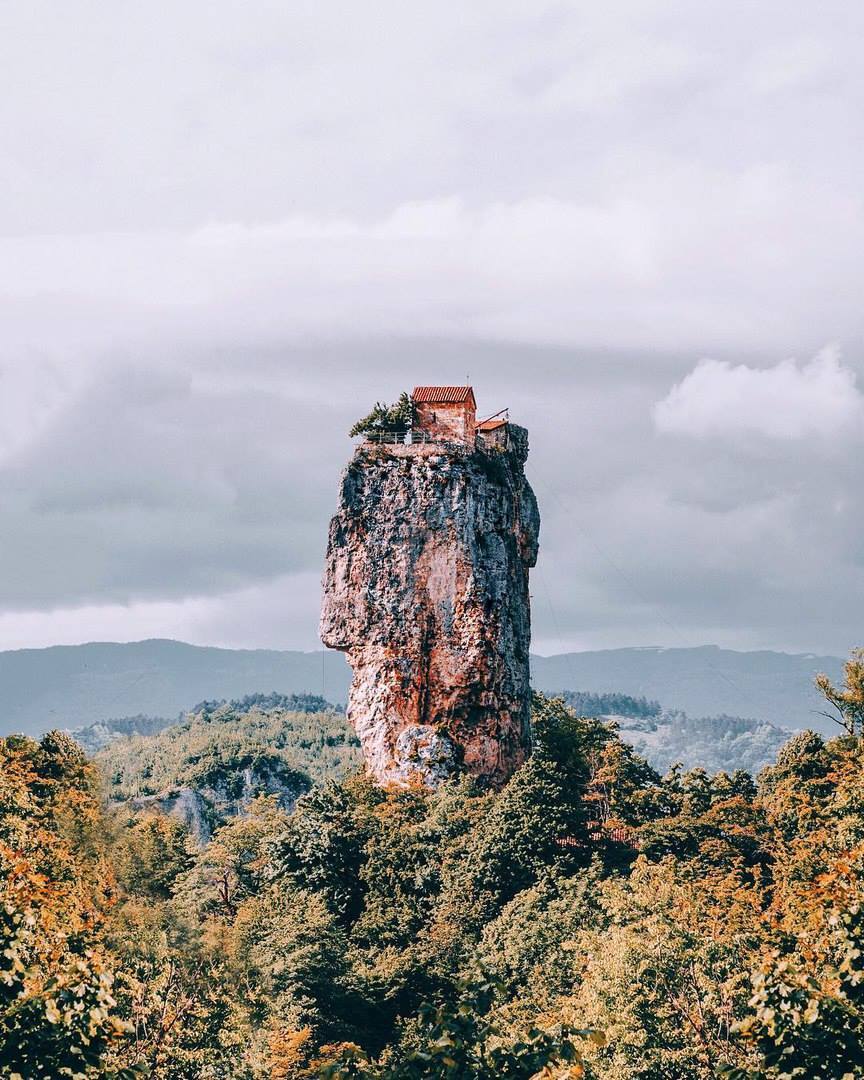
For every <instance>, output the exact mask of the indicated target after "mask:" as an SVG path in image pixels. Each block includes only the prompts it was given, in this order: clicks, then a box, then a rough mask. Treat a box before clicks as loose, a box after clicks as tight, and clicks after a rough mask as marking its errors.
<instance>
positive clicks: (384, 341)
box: [0, 0, 864, 654]
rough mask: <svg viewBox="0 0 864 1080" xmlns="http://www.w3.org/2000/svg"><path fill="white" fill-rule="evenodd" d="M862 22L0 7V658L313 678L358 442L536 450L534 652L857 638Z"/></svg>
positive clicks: (731, 13)
mask: <svg viewBox="0 0 864 1080" xmlns="http://www.w3.org/2000/svg"><path fill="white" fill-rule="evenodd" d="M862 34H864V7H862V6H861V5H860V4H858V3H856V2H855V0H843V2H831V0H827V2H825V3H820V4H798V5H794V4H793V5H790V4H788V3H781V2H780V0H764V2H760V3H758V4H754V3H752V0H748V2H743V3H740V2H739V3H735V2H728V0H724V2H722V3H719V2H716V3H715V2H712V0H709V2H705V3H699V4H695V3H693V2H692V0H686V2H677V3H676V2H674V0H673V2H669V0H663V2H659V0H658V2H655V3H649V2H644V3H638V2H616V3H600V2H597V0H591V2H585V0H580V2H569V3H568V2H556V3H543V2H538V0H526V2H519V3H515V2H508V0H490V2H484V0H480V2H474V3H468V4H465V3H451V2H449V0H447V2H438V3H434V4H428V3H416V2H410V0H409V2H406V0H399V2H398V3H396V2H394V3H388V2H382V0H375V2H374V3H367V2H364V0H351V2H344V3H343V2H339V3H337V2H330V3H328V2H326V0H325V2H320V0H317V2H315V3H298V2H291V0H279V2H273V3H264V2H259V0H244V2H243V3H240V2H234V3H232V2H227V0H207V2H206V3H204V2H197V0H184V2H183V3H179V4H168V5H162V4H144V3H136V2H132V0H117V2H114V3H104V2H95V0H90V2H87V0H64V2H63V3H48V2H39V0H27V2H17V0H8V2H6V3H4V4H2V5H0V80H2V95H0V190H2V198H0V648H17V647H21V646H31V645H47V644H52V643H59V642H69V643H71V642H79V641H87V640H93V639H102V640H104V639H114V640H132V639H137V638H142V637H149V636H159V637H177V638H182V639H185V640H188V641H193V642H198V643H207V644H220V645H230V646H271V647H281V648H314V647H316V636H315V635H316V622H317V614H318V603H319V577H320V571H321V563H322V555H323V547H324V542H325V530H326V523H327V519H328V517H329V514H330V513H331V512H332V510H333V508H334V506H335V499H336V488H337V482H338V474H339V470H340V468H341V466H342V465H343V464H344V462H345V460H346V459H347V456H348V454H349V452H350V448H351V444H350V442H349V440H348V439H347V437H346V434H345V433H346V431H347V428H348V427H349V426H350V424H351V422H352V421H353V420H354V419H356V417H357V416H358V415H359V414H360V413H363V412H366V411H367V408H368V406H369V405H370V404H371V403H372V402H373V401H374V400H375V399H386V400H390V399H392V398H393V397H395V396H396V395H397V394H398V393H399V392H400V391H401V390H403V389H406V388H407V389H410V387H411V386H412V385H413V384H414V383H415V382H430V383H435V382H441V383H450V382H462V381H464V380H465V378H466V376H467V375H469V374H470V378H471V381H472V382H473V384H474V386H475V388H476V391H477V395H478V399H479V403H480V409H481V410H482V411H485V412H490V413H491V412H493V411H495V410H497V409H499V408H501V407H502V406H506V405H509V406H510V408H511V410H512V414H513V416H514V418H515V419H517V420H518V421H519V422H521V423H524V424H525V425H526V426H527V427H528V428H529V429H530V432H531V439H532V454H531V459H530V462H529V475H530V477H531V480H532V482H533V483H534V485H535V487H536V490H537V494H538V497H539V500H540V505H541V510H542V514H543V532H542V537H541V550H542V555H541V562H540V565H539V568H538V571H537V572H536V573H535V575H534V577H533V579H532V592H533V606H534V618H535V648H536V651H538V652H560V651H564V650H565V649H570V648H576V649H579V648H598V647H609V646H618V645H622V646H623V645H638V644H657V645H668V646H681V645H700V644H704V643H709V642H710V643H716V644H719V645H724V646H730V647H733V648H743V649H748V648H760V647H766V648H779V649H787V650H800V651H809V650H812V651H816V652H825V653H828V652H833V653H839V654H843V653H845V652H847V651H848V649H849V648H850V647H851V646H853V645H856V644H862V643H864V632H862V620H861V612H862V610H864V506H862V492H864V390H862V385H864V382H862V380H864V347H862V346H864V336H862V335H864V302H862V283H864V214H862V209H864V184H862V177H864V140H862V138H861V120H862V105H864V65H862V63H861V55H860V54H861V41H862Z"/></svg>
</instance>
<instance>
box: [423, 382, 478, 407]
mask: <svg viewBox="0 0 864 1080" xmlns="http://www.w3.org/2000/svg"><path fill="white" fill-rule="evenodd" d="M411 397H412V398H413V399H414V400H415V401H423V402H428V403H429V404H430V405H462V404H464V403H465V402H466V401H470V402H471V404H472V405H473V406H474V408H475V409H476V408H477V401H476V399H475V397H474V389H473V387H471V386H415V387H414V389H413V391H412V392H411Z"/></svg>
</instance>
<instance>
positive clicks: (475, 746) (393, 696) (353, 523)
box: [321, 425, 540, 787]
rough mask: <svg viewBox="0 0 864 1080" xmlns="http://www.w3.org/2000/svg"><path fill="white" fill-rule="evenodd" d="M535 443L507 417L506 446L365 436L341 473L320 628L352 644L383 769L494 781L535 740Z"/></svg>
mask: <svg viewBox="0 0 864 1080" xmlns="http://www.w3.org/2000/svg"><path fill="white" fill-rule="evenodd" d="M527 453H528V439H527V432H526V431H525V430H524V429H523V428H519V427H516V426H515V425H511V426H510V449H509V450H507V451H501V450H488V451H485V450H480V449H477V450H474V449H469V448H467V447H464V448H463V447H449V446H448V447H446V448H445V447H443V446H440V445H428V444H421V445H409V446H370V445H368V444H363V445H361V446H359V447H358V449H357V451H356V453H355V455H354V458H353V460H352V461H351V462H350V464H349V465H348V467H347V468H346V470H345V472H344V474H343V477H342V486H341V493H340V499H339V508H338V511H337V513H336V515H335V517H334V518H333V520H332V522H331V524H330V533H329V542H328V547H327V561H326V569H325V575H324V604H323V610H322V615H321V638H322V640H323V642H324V644H325V645H327V646H329V647H330V648H332V649H340V650H342V651H344V652H345V653H346V654H347V657H348V661H349V663H350V664H351V668H352V670H353V682H352V685H351V692H350V696H349V702H348V718H349V720H350V721H351V723H352V724H353V725H354V728H355V729H356V731H357V734H358V736H359V738H360V741H361V744H362V746H363V752H364V755H365V759H366V763H367V766H368V768H369V769H370V770H371V772H372V774H373V775H374V776H375V777H376V778H377V779H378V780H379V782H381V783H388V782H393V783H397V784H406V783H410V782H412V781H417V780H419V781H420V782H421V783H423V784H425V785H427V786H430V787H434V786H436V785H437V784H438V783H440V782H441V780H442V779H444V778H445V777H447V776H451V775H453V774H454V773H455V772H458V771H459V770H460V769H466V770H467V771H468V772H470V773H472V774H473V775H475V776H478V777H483V778H486V779H488V780H489V781H490V782H491V783H493V784H500V783H503V781H504V780H506V779H507V777H508V776H509V775H510V774H511V773H512V772H513V770H514V769H515V768H517V767H518V766H519V765H520V764H521V762H522V761H523V760H524V759H525V756H526V754H527V753H528V751H529V748H530V720H529V696H530V688H529V669H528V649H529V644H530V637H531V620H530V610H529V597H528V570H529V567H532V566H533V565H534V564H535V562H536V560H537V540H538V534H539V528H540V518H539V513H538V510H537V502H536V499H535V497H534V493H533V491H532V490H531V486H530V485H529V483H528V481H527V480H526V478H525V474H524V471H523V467H524V463H525V460H526V458H527Z"/></svg>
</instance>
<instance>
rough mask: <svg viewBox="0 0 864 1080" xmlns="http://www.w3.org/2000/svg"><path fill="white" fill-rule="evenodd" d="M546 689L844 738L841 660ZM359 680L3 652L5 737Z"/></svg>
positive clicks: (797, 658) (100, 650) (655, 665)
mask: <svg viewBox="0 0 864 1080" xmlns="http://www.w3.org/2000/svg"><path fill="white" fill-rule="evenodd" d="M532 666H533V675H534V684H535V686H536V687H537V689H539V690H544V691H560V690H573V691H579V692H582V693H591V694H609V693H622V694H626V695H629V696H631V697H634V698H642V697H644V698H646V699H648V700H649V701H661V702H662V703H663V706H664V707H665V708H667V709H680V710H683V711H684V712H687V713H689V714H690V715H691V716H714V715H720V714H727V715H734V716H753V717H758V719H759V720H767V721H770V722H771V723H773V724H777V725H779V726H781V727H784V728H790V729H792V728H801V727H814V728H816V729H818V730H822V731H824V732H829V733H830V734H834V732H833V730H832V726H831V725H830V723H829V722H828V721H827V720H825V719H824V717H821V716H820V715H819V714H818V712H817V711H816V710H817V709H818V708H819V704H818V698H817V697H816V694H815V691H814V690H813V686H812V680H813V675H814V674H815V673H816V672H817V671H825V672H827V673H828V674H829V675H830V676H831V677H832V678H833V679H837V678H839V677H840V673H841V667H842V665H841V661H840V660H839V659H837V658H836V657H833V656H813V655H809V654H808V655H789V654H786V653H775V652H749V653H746V652H744V653H742V652H732V651H730V650H727V649H718V648H715V647H713V646H705V647H704V648H699V649H614V650H607V651H602V652H582V653H567V654H565V655H561V656H546V657H543V656H535V657H533V658H532ZM349 678H350V671H349V669H348V665H347V664H346V662H345V659H344V657H343V656H342V655H341V654H340V653H333V652H327V653H325V652H309V653H303V652H277V651H275V650H265V649H252V650H247V649H243V650H240V649H216V648H204V647H200V646H195V645H186V644H184V643H183V642H179V641H164V640H152V641H138V642H132V643H129V644H110V643H100V644H91V645H73V646H55V647H54V648H50V649H21V650H16V651H13V652H0V734H3V733H10V732H13V731H23V732H28V733H31V734H38V733H39V732H42V731H46V730H48V729H49V728H55V727H59V728H77V727H82V726H84V725H87V724H93V723H98V722H101V721H105V720H108V719H111V718H113V717H134V716H137V715H139V714H141V715H145V716H150V717H176V716H177V715H178V714H179V713H181V712H185V711H187V710H189V709H191V708H193V707H194V705H195V704H196V702H200V701H203V700H213V699H226V700H231V699H239V698H242V697H243V696H244V695H247V694H254V693H265V694H267V693H271V692H273V691H275V692H277V693H280V694H300V693H312V694H320V695H322V696H323V697H325V698H326V699H327V700H328V701H332V702H337V703H339V702H343V703H344V702H345V700H346V698H347V694H348V684H349Z"/></svg>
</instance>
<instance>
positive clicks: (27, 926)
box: [0, 654, 864, 1080]
mask: <svg viewBox="0 0 864 1080" xmlns="http://www.w3.org/2000/svg"><path fill="white" fill-rule="evenodd" d="M821 689H822V691H823V693H824V694H825V698H826V708H827V709H828V710H829V711H831V712H832V713H833V714H834V715H835V716H836V718H837V719H838V722H839V724H840V726H838V729H837V730H838V736H837V738H834V739H832V740H829V741H825V740H823V738H822V737H820V736H818V735H816V734H813V733H811V732H804V733H802V734H798V735H796V736H794V737H793V738H792V739H791V740H790V741H789V742H788V743H787V744H786V745H785V746H784V747H783V748H782V749H781V751H780V753H779V754H778V755H777V758H776V762H775V763H774V764H773V765H772V766H770V767H769V768H766V769H765V770H763V771H762V772H761V774H760V775H759V777H758V779H757V781H756V782H754V780H753V779H752V778H751V776H750V775H749V774H748V773H746V772H743V771H739V772H734V773H732V774H727V773H722V772H721V773H717V774H715V775H709V774H708V773H706V772H705V771H704V770H700V769H696V770H692V771H690V772H684V771H682V770H681V769H680V768H673V769H671V770H670V771H669V772H668V773H667V774H666V775H665V776H663V777H661V776H660V775H658V773H657V772H655V771H654V770H653V769H652V768H651V767H650V766H649V765H648V764H647V762H645V761H644V760H643V759H642V758H640V757H639V756H638V755H637V754H636V753H635V751H634V750H633V749H632V748H631V747H630V746H629V745H627V744H626V743H623V742H622V741H621V740H620V738H619V737H618V734H617V733H616V729H615V727H614V725H609V724H605V723H603V722H602V721H598V720H592V719H585V718H580V717H579V716H578V715H577V714H576V712H575V711H574V710H572V709H571V708H569V707H568V706H567V705H566V704H565V703H564V702H563V701H561V700H549V699H544V698H541V697H538V698H537V699H536V701H535V710H534V720H535V736H536V746H535V751H534V754H533V756H532V757H531V759H530V760H529V761H528V763H527V764H526V765H525V766H524V767H523V768H522V769H520V770H519V771H518V772H517V773H516V774H515V776H514V777H513V778H512V779H511V780H510V781H509V783H508V784H507V785H506V786H505V787H504V788H503V789H502V790H501V791H497V792H496V791H484V790H481V789H480V788H478V787H477V786H476V785H474V784H473V783H472V782H470V781H469V780H467V779H461V780H456V781H453V782H451V783H449V784H446V785H444V786H443V787H442V788H441V789H440V790H439V791H438V792H436V793H434V794H429V793H427V792H424V791H421V790H390V791H387V790H381V789H379V788H376V787H374V786H373V785H371V784H370V783H368V782H367V781H366V780H365V779H364V778H363V777H362V776H361V775H360V774H359V773H353V774H352V775H350V776H349V777H348V778H347V779H344V778H343V779H341V780H338V781H337V780H332V779H331V780H328V779H326V778H321V779H320V782H319V783H317V784H316V785H315V786H314V787H313V788H312V789H311V790H310V791H309V792H308V793H307V794H306V795H304V796H303V797H302V798H300V799H299V801H298V802H297V805H296V808H295V809H294V810H293V812H292V813H290V814H289V813H287V812H285V811H284V810H282V809H280V808H279V806H278V803H277V800H276V798H275V797H266V796H263V797H259V798H257V799H256V800H254V801H253V802H252V803H251V805H250V806H249V808H248V812H247V813H245V814H242V815H238V816H236V817H234V818H232V819H230V820H228V821H227V822H226V823H225V824H224V825H223V826H222V827H221V828H220V829H219V830H218V831H217V832H216V833H215V835H214V836H213V838H212V840H211V841H210V842H209V843H207V844H206V845H204V846H196V845H195V844H194V843H193V841H192V839H191V838H190V837H189V835H188V834H186V832H185V830H184V829H183V827H182V825H180V824H179V823H178V822H176V821H174V820H172V819H171V818H168V817H165V816H160V815H158V814H154V813H133V812H132V811H131V810H130V808H129V805H128V804H122V803H121V804H119V805H112V804H111V803H109V802H108V800H107V787H108V786H110V784H108V785H106V782H105V780H104V779H103V778H102V775H101V774H100V772H99V771H98V769H97V768H96V766H94V765H93V764H92V763H91V762H89V761H88V760H87V758H86V757H85V755H84V753H83V751H82V750H81V748H80V747H79V746H78V745H77V744H76V743H75V742H74V740H72V739H71V738H70V737H69V736H68V735H64V734H62V733H58V732H52V733H50V734H48V735H46V736H45V737H44V738H42V740H41V741H39V742H36V741H34V740H32V739H29V738H25V737H10V738H7V739H5V740H2V742H0V764H2V769H0V862H2V873H0V891H2V909H0V911H2V924H0V925H2V935H3V944H2V947H0V1061H2V1063H3V1064H2V1066H0V1070H2V1075H4V1076H7V1077H16V1076H17V1077H21V1078H27V1080H30V1078H32V1077H40V1076H41V1077H61V1076H67V1077H89V1076H117V1077H127V1078H128V1077H132V1076H150V1077H153V1078H159V1080H169V1078H172V1080H173V1078H177V1080H179V1078H190V1080H191V1078H202V1080H216V1078H225V1080H228V1078H231V1080H257V1078H270V1080H300V1078H313V1077H331V1078H342V1077H361V1078H379V1080H395V1078H407V1080H410V1078H412V1077H416V1078H420V1077H425V1078H444V1077H450V1078H476V1080H486V1078H488V1080H492V1078H499V1077H513V1078H516V1080H518V1078H525V1080H528V1078H532V1077H533V1078H545V1080H554V1078H559V1080H563V1078H565V1077H571V1078H573V1077H593V1078H596V1080H637V1078H638V1080H649V1078H650V1080H658V1078H659V1080H689V1078H693V1080H696V1078H699V1080H707V1078H709V1077H718V1076H726V1077H736V1078H739V1080H743V1078H745V1077H750V1078H754V1080H755V1078H761V1080H768V1078H776V1080H780V1078H791V1077H802V1078H805V1080H812V1078H820V1077H821V1078H832V1080H844V1078H854V1077H862V1076H864V1057H862V1049H861V1048H862V1041H864V955H862V948H864V907H862V901H864V881H862V874H861V871H862V861H864V736H862V729H864V655H862V654H856V655H854V656H853V658H852V660H851V661H850V662H849V664H848V666H847V672H846V684H845V685H844V686H839V687H838V686H833V685H831V684H830V683H829V682H827V681H825V682H824V683H823V684H822V686H821ZM218 714H219V708H217V709H215V710H214V712H212V713H209V714H207V715H209V716H210V720H209V721H205V720H203V719H202V717H201V716H199V723H198V725H197V727H196V730H197V728H199V727H202V726H203V725H204V724H205V723H210V724H212V723H214V719H213V717H216V716H218ZM262 715H263V714H262ZM308 715H309V720H310V722H312V721H316V720H318V721H320V720H321V719H322V717H323V715H326V714H321V715H318V716H315V715H314V714H308ZM215 722H218V721H215ZM231 723H232V721H230V720H227V721H225V730H226V731H229V730H230V728H231ZM271 734H272V733H267V735H266V737H267V738H268V739H269V738H270V735H271ZM264 735H265V733H264V732H263V731H262V732H261V736H262V738H264ZM292 738H293V736H292ZM229 741H230V740H229ZM289 741H290V740H289ZM325 744H326V741H325ZM182 749H183V752H184V753H187V757H188V756H189V755H191V756H192V757H194V755H195V753H196V752H197V751H196V749H195V747H194V746H191V745H190V746H187V747H184V748H182ZM287 750H288V747H287V746H286V747H283V751H286V752H287ZM271 751H272V747H271ZM292 752H293V746H292ZM108 779H109V780H110V777H109V778H108Z"/></svg>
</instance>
